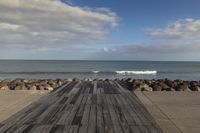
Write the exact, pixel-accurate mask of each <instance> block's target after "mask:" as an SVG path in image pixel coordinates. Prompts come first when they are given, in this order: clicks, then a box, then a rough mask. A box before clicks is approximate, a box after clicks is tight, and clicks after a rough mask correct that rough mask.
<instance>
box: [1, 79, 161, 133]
mask: <svg viewBox="0 0 200 133" xmlns="http://www.w3.org/2000/svg"><path fill="white" fill-rule="evenodd" d="M29 132H31V133H162V130H161V129H160V128H159V126H158V125H157V124H156V122H155V121H154V119H153V118H152V116H151V115H150V114H149V113H148V112H147V110H146V109H145V108H144V106H143V105H142V103H141V102H140V101H139V100H138V98H137V97H136V96H135V95H134V94H132V93H131V92H129V91H128V90H127V89H125V88H123V87H122V86H121V85H120V84H119V83H118V82H115V81H91V82H90V81H80V82H69V83H67V84H66V85H64V86H62V87H60V88H59V89H57V90H55V91H54V92H52V93H51V94H50V95H48V96H45V97H43V98H41V99H40V100H39V101H37V102H35V103H33V104H31V105H30V106H28V107H26V108H25V109H23V110H22V111H20V112H18V113H16V114H15V115H14V116H12V117H10V118H9V119H7V120H6V121H4V122H2V123H0V133H29Z"/></svg>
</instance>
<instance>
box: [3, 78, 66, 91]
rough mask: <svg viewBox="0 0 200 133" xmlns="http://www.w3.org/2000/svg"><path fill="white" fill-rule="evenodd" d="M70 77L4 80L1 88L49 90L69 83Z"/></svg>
mask: <svg viewBox="0 0 200 133" xmlns="http://www.w3.org/2000/svg"><path fill="white" fill-rule="evenodd" d="M68 81H69V80H68V79H55V80H53V79H43V80H26V79H15V80H2V81H0V90H49V91H52V90H54V89H56V88H58V87H59V86H62V85H63V84H65V83H67V82H68Z"/></svg>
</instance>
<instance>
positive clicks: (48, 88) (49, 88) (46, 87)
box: [43, 84, 53, 91]
mask: <svg viewBox="0 0 200 133" xmlns="http://www.w3.org/2000/svg"><path fill="white" fill-rule="evenodd" d="M43 87H44V90H49V91H52V90H53V87H51V86H50V85H48V84H46V85H44V86H43Z"/></svg>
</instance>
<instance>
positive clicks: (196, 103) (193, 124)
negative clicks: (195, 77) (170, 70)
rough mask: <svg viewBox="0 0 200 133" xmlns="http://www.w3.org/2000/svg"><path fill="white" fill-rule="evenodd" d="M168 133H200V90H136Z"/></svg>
mask: <svg viewBox="0 0 200 133" xmlns="http://www.w3.org/2000/svg"><path fill="white" fill-rule="evenodd" d="M135 94H136V95H137V96H138V98H139V99H140V100H141V101H142V103H143V104H144V105H145V107H146V108H147V110H148V111H149V112H150V113H151V114H152V116H153V117H154V118H155V120H156V121H157V123H158V124H159V126H160V127H161V128H162V129H163V131H164V132H166V133H175V132H177V133H180V132H183V133H200V93H199V92H135Z"/></svg>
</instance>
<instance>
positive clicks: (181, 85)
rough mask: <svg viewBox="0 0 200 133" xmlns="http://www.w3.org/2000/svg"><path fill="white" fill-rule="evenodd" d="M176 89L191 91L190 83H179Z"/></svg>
mask: <svg viewBox="0 0 200 133" xmlns="http://www.w3.org/2000/svg"><path fill="white" fill-rule="evenodd" d="M176 90H177V91H191V90H190V88H189V85H188V84H179V85H178V86H177V88H176Z"/></svg>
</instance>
